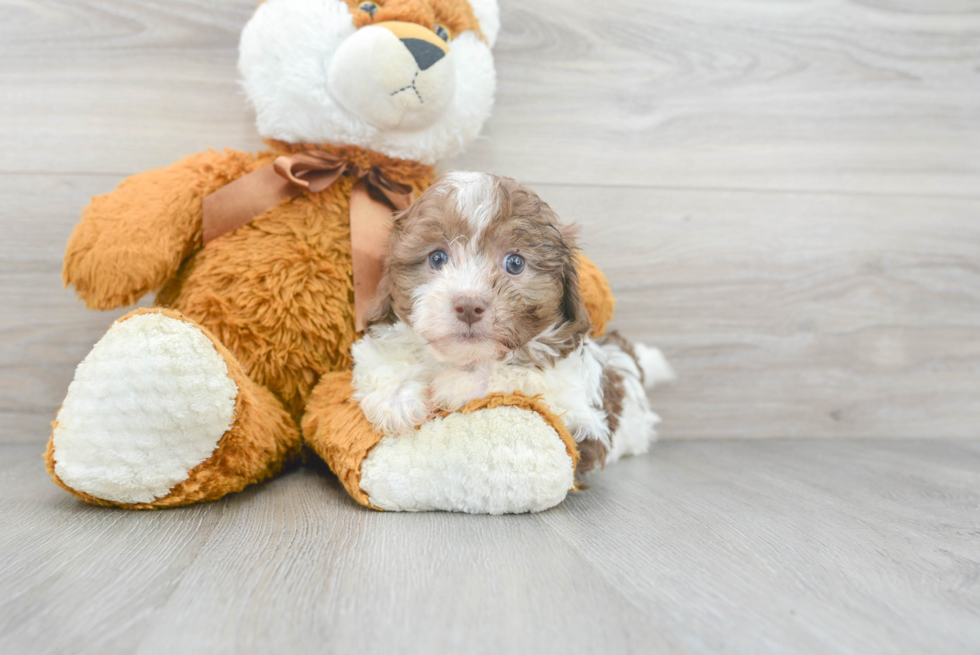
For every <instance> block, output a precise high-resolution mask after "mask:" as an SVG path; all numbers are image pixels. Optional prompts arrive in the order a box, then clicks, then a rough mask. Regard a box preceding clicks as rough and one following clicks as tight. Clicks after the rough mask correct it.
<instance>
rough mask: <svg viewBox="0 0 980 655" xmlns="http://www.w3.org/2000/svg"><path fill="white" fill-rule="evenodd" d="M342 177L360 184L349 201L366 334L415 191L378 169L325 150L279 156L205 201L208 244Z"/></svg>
mask: <svg viewBox="0 0 980 655" xmlns="http://www.w3.org/2000/svg"><path fill="white" fill-rule="evenodd" d="M343 176H347V177H351V178H354V179H356V180H357V182H356V183H355V184H354V186H353V188H352V189H351V197H350V233H351V268H352V273H353V283H354V324H355V327H356V329H357V330H363V329H364V327H365V326H364V316H365V314H366V312H367V311H368V309H369V308H370V307H371V304H372V303H373V301H374V297H375V295H376V293H377V288H378V283H379V282H380V280H381V271H382V267H383V265H384V259H385V254H386V253H385V247H386V244H387V241H388V234H390V232H391V226H392V215H393V210H402V209H407V208H408V206H409V205H410V204H412V187H410V186H409V185H407V184H401V183H398V182H394V181H392V180H391V179H390V178H388V177H387V176H386V175H385V174H384V173H383V172H382V171H381V170H380V169H378V168H377V167H374V168H368V169H365V168H362V167H361V166H358V165H357V164H355V163H353V162H349V161H347V160H345V159H342V158H341V157H338V156H336V155H333V154H330V153H329V152H323V151H322V150H307V151H305V152H300V153H297V154H294V155H284V156H282V157H279V158H278V159H276V161H275V162H273V163H272V164H269V165H268V166H263V167H262V168H260V169H258V170H257V171H253V172H251V173H249V174H248V175H245V176H244V177H240V178H238V179H237V180H235V181H234V182H232V183H231V184H227V185H225V186H224V187H222V188H220V189H218V190H217V191H215V192H214V193H212V194H211V195H209V196H207V197H206V198H204V204H203V210H204V216H203V219H202V228H203V237H204V245H205V246H206V245H207V244H208V243H210V242H211V241H213V240H215V239H217V238H218V237H220V236H223V235H225V234H228V233H229V232H233V231H234V230H236V229H238V228H240V227H242V226H243V225H247V224H248V223H251V222H252V221H253V220H254V219H255V218H256V217H258V216H261V215H262V214H264V213H265V212H267V211H269V210H270V209H273V208H274V207H278V206H279V205H280V204H281V203H283V202H284V201H286V200H291V199H293V198H298V197H299V196H301V195H303V194H304V193H320V192H321V191H323V190H325V189H328V188H329V187H330V185H331V184H333V183H334V182H336V181H337V180H339V179H340V178H341V177H343Z"/></svg>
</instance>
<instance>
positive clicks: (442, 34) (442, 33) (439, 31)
mask: <svg viewBox="0 0 980 655" xmlns="http://www.w3.org/2000/svg"><path fill="white" fill-rule="evenodd" d="M432 31H433V32H435V33H436V36H438V37H439V38H440V39H442V40H443V41H447V42H448V41H449V39H450V38H451V37H452V35H451V34H450V33H449V30H448V29H446V28H445V27H443V26H442V25H440V24H439V23H436V24H435V25H434V26H433V27H432Z"/></svg>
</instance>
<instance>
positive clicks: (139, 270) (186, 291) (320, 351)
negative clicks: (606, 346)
mask: <svg viewBox="0 0 980 655" xmlns="http://www.w3.org/2000/svg"><path fill="white" fill-rule="evenodd" d="M499 25H500V21H499V15H498V7H497V4H496V0H378V1H376V2H357V1H355V0H264V1H263V2H261V4H260V5H259V6H258V8H257V9H256V11H255V13H254V15H253V17H252V18H251V19H250V20H249V22H248V24H247V25H246V26H245V28H244V30H243V32H242V35H241V41H240V48H239V53H240V54H239V73H240V75H241V79H242V86H243V89H244V92H245V94H246V96H247V97H248V100H249V101H250V103H251V104H252V106H253V107H254V109H255V114H256V123H257V128H258V131H259V134H260V135H261V136H262V137H263V139H264V140H265V143H266V144H267V149H266V150H264V151H262V152H258V153H245V152H239V151H234V150H225V151H223V152H217V151H208V152H203V153H199V154H196V155H193V156H190V157H188V158H186V159H184V160H182V161H179V162H177V163H175V164H173V165H170V166H168V167H165V168H161V169H158V170H152V171H148V172H145V173H141V174H137V175H134V176H132V177H130V178H128V179H126V180H124V181H123V182H122V183H121V184H120V185H119V186H118V188H117V189H115V190H114V191H112V192H111V193H109V194H107V195H104V196H100V197H96V198H93V200H92V202H91V203H90V205H89V206H88V207H87V208H86V209H85V210H84V212H83V216H82V219H81V221H80V223H79V224H78V225H77V226H76V228H75V230H74V232H73V234H72V236H71V238H70V240H69V242H68V245H67V249H66V253H65V258H64V271H63V277H64V281H65V283H66V285H70V286H72V287H74V289H75V291H76V292H77V294H78V296H79V297H80V298H81V299H82V300H83V301H84V302H85V304H86V305H87V306H88V307H90V308H94V309H100V310H110V309H115V308H119V307H124V306H127V305H132V304H133V303H135V302H136V301H137V300H138V299H140V298H141V297H142V296H144V295H146V294H149V293H154V292H155V293H156V296H155V301H154V306H153V307H149V308H140V309H137V310H135V311H131V312H130V313H128V314H126V315H125V316H122V317H121V318H119V319H118V320H117V321H116V322H115V323H113V325H112V326H111V327H110V328H109V330H108V331H107V333H106V334H105V335H104V336H103V337H102V338H101V339H100V340H99V341H98V342H97V343H96V345H95V346H94V347H93V349H92V350H91V352H90V353H89V355H88V356H87V357H86V358H85V359H84V360H83V361H82V362H81V364H79V366H78V368H77V370H76V373H75V377H74V379H73V381H72V383H71V385H70V386H69V389H68V393H67V395H66V397H65V399H64V402H63V404H62V407H61V409H60V411H59V412H58V415H57V419H56V421H55V422H54V424H53V430H52V434H51V437H50V439H49V442H48V447H47V452H46V454H45V461H46V465H47V469H48V472H49V473H50V475H51V476H52V478H53V479H54V481H55V482H56V483H57V484H59V485H60V486H61V487H63V488H64V489H66V490H67V491H68V492H70V493H72V494H73V495H75V496H77V497H78V498H81V499H83V500H85V501H88V502H90V503H94V504H98V505H107V506H117V507H122V508H128V509H157V508H165V507H174V506H180V505H187V504H191V503H196V502H202V501H211V500H215V499H218V498H221V497H222V496H225V495H226V494H229V493H232V492H237V491H240V490H241V489H243V488H245V487H246V486H248V485H250V484H253V483H257V482H260V481H262V480H265V479H267V478H269V477H270V476H273V475H275V474H276V473H277V472H279V471H280V470H281V469H282V468H283V466H284V465H285V464H287V463H289V462H294V461H297V460H298V458H300V456H301V452H303V451H304V448H305V451H306V452H308V453H310V454H312V455H313V456H316V457H319V458H322V459H323V460H324V461H325V462H326V463H327V464H328V465H329V467H330V469H331V470H332V471H333V472H334V473H335V474H336V475H337V477H338V479H339V480H340V482H341V483H342V484H343V486H344V488H345V489H346V490H347V492H348V493H349V494H350V496H351V497H352V498H353V499H354V500H355V501H357V502H358V503H360V504H362V505H365V506H367V507H371V508H374V509H382V510H402V511H420V510H448V511H463V512H471V513H493V514H500V513H519V512H528V511H540V510H543V509H546V508H549V507H552V506H554V505H556V504H558V503H560V502H561V501H562V500H563V499H564V498H565V497H566V495H567V493H568V492H569V491H570V490H573V489H575V488H576V476H575V470H576V467H577V465H578V463H579V460H580V454H579V451H578V447H577V445H576V443H575V440H574V439H573V438H572V437H571V435H570V434H569V432H568V430H567V429H565V427H564V426H563V424H562V421H561V419H560V417H558V416H556V415H554V414H553V413H552V412H551V411H550V410H549V409H548V407H547V406H545V405H543V404H542V403H541V402H540V400H539V399H537V398H533V397H527V396H523V395H521V394H519V393H514V394H494V395H491V396H489V397H486V398H482V399H479V400H476V401H473V402H471V403H469V404H468V405H466V406H465V407H463V408H462V409H460V410H459V411H456V412H452V413H444V414H443V415H439V416H435V417H433V418H431V419H430V420H428V421H427V422H426V423H424V424H423V425H421V426H420V427H419V428H418V430H417V431H416V432H415V433H414V434H413V435H410V436H408V437H401V438H397V439H392V438H390V437H382V436H381V435H380V434H377V433H376V432H375V431H374V430H373V429H372V427H371V425H370V424H369V423H368V422H367V420H366V419H365V417H364V415H363V412H361V410H360V408H359V407H358V405H357V404H356V403H355V402H354V401H353V400H352V399H351V394H352V392H351V373H350V366H351V356H350V352H351V345H352V343H353V342H354V341H355V340H356V339H357V338H358V337H359V336H360V334H361V332H360V327H361V326H360V324H359V322H360V314H361V311H362V309H363V306H364V305H365V304H366V303H369V302H370V291H371V278H372V276H373V275H375V271H376V269H377V268H378V265H377V260H378V258H379V257H382V258H383V253H380V254H379V253H378V252H377V249H378V243H380V242H381V240H383V239H381V240H379V239H380V238H379V237H378V236H377V234H375V236H373V237H372V236H370V235H371V234H372V230H375V232H376V231H377V230H376V229H375V228H377V226H381V227H380V228H377V229H381V231H382V233H383V226H384V223H385V221H388V222H390V221H391V217H392V215H393V214H394V213H395V212H397V211H399V210H402V209H404V208H405V207H407V205H408V203H410V202H411V199H412V198H413V197H414V196H416V195H418V194H419V193H421V192H422V191H423V190H424V189H425V188H426V187H427V186H428V185H429V184H430V183H431V182H432V180H433V177H434V170H435V169H434V167H435V165H436V164H437V162H438V161H440V160H441V159H444V158H446V157H449V156H452V155H454V154H456V153H458V152H459V151H460V150H461V149H462V148H463V147H464V146H465V145H466V144H467V143H469V142H470V141H472V140H473V139H474V138H475V137H476V136H477V135H478V134H479V132H480V130H481V128H482V126H483V123H484V122H485V121H486V119H487V118H488V116H489V115H490V111H491V108H492V104H493V97H494V90H495V71H494V61H493V55H492V52H491V48H492V46H493V45H494V42H495V40H496V38H497V33H498V30H499ZM371 225H374V226H375V227H374V228H371V227H364V226H371ZM365 234H367V235H368V236H364V235H365ZM372 239H373V240H372ZM578 268H579V275H580V280H581V292H582V295H583V298H584V300H585V303H586V306H587V308H588V311H589V315H590V317H591V320H592V325H593V331H594V333H595V334H597V335H598V334H601V333H602V332H603V331H604V329H605V325H606V323H607V322H608V321H609V319H610V318H611V316H612V310H613V302H614V301H613V297H612V294H611V291H610V288H609V285H608V283H607V281H606V279H605V277H604V276H603V275H602V273H601V272H600V271H599V270H598V269H597V268H596V267H595V266H594V265H593V264H592V263H591V262H590V261H589V260H588V259H586V258H585V257H584V256H580V258H579V261H578ZM362 286H363V289H362ZM362 291H363V293H362Z"/></svg>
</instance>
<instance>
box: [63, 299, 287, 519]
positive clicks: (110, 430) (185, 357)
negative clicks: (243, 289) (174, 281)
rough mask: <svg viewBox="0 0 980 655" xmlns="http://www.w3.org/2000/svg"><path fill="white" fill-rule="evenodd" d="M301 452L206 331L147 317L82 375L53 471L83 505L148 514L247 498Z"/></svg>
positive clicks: (104, 344) (134, 318)
mask: <svg viewBox="0 0 980 655" xmlns="http://www.w3.org/2000/svg"><path fill="white" fill-rule="evenodd" d="M300 444H301V441H300V436H299V430H298V428H297V426H296V424H295V422H294V421H293V419H292V418H291V417H290V416H289V414H288V413H287V412H286V410H285V409H284V408H283V406H282V405H281V403H280V402H279V401H278V400H277V399H276V398H275V396H273V395H272V393H271V392H269V391H268V390H267V389H265V388H264V387H262V386H261V385H259V384H256V383H255V382H253V381H252V380H251V379H250V378H249V377H248V375H247V374H246V373H245V371H244V369H243V368H242V367H241V365H240V364H239V363H238V362H237V361H236V360H235V358H234V356H233V355H232V354H231V353H230V352H229V351H228V350H227V349H226V348H225V347H224V346H223V345H221V344H220V343H218V342H217V341H216V340H215V339H214V337H212V336H211V335H210V334H209V333H208V332H207V331H206V330H204V329H203V328H201V327H200V326H198V325H197V324H195V323H194V322H193V321H191V320H189V319H187V318H185V317H183V316H182V315H180V314H179V313H177V312H174V311H171V310H166V309H139V310H136V311H134V312H132V313H130V314H128V315H126V316H125V317H123V318H121V319H119V320H118V321H116V322H115V323H114V324H113V325H112V327H111V328H109V331H108V332H107V333H106V335H105V336H104V337H102V339H101V340H100V341H99V342H98V343H97V344H96V345H95V347H94V348H93V349H92V351H91V352H90V353H89V355H88V356H87V357H86V358H85V360H84V361H82V363H81V364H79V366H78V369H77V370H76V372H75V379H74V380H73V381H72V383H71V386H70V387H69V388H68V395H67V396H66V398H65V400H64V403H63V405H62V407H61V410H60V411H59V412H58V419H57V421H56V422H55V424H54V431H53V434H52V435H51V439H50V441H49V442H48V450H47V453H46V455H45V461H46V463H47V468H48V472H49V473H50V474H51V476H52V477H53V478H54V480H55V482H57V483H58V484H59V485H61V486H62V487H64V488H65V489H67V490H68V491H69V492H71V493H72V494H74V495H75V496H78V497H79V498H82V499H83V500H86V501H89V502H92V503H96V504H100V505H116V506H120V507H126V508H131V509H151V508H158V507H170V506H176V505H186V504H190V503H195V502H200V501H207V500H215V499H217V498H220V497H221V496H224V495H225V494H228V493H231V492H233V491H239V490H241V489H243V488H244V487H245V486H246V485H249V484H251V483H253V482H258V481H260V480H262V479H264V478H267V477H269V476H270V475H272V474H273V473H275V472H276V471H278V470H279V469H280V468H281V466H282V464H283V463H284V462H285V461H286V460H287V459H289V458H290V457H293V456H295V455H296V454H298V452H299V448H300Z"/></svg>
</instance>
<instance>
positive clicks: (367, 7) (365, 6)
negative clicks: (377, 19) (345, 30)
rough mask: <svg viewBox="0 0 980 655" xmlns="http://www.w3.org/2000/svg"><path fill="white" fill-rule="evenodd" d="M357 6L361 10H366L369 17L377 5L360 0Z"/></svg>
mask: <svg viewBox="0 0 980 655" xmlns="http://www.w3.org/2000/svg"><path fill="white" fill-rule="evenodd" d="M357 8H358V9H360V10H361V11H364V12H367V13H368V14H370V15H371V18H374V12H376V11H377V10H378V5H376V4H375V3H373V2H362V3H361V4H360V5H359V6H358V7H357Z"/></svg>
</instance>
